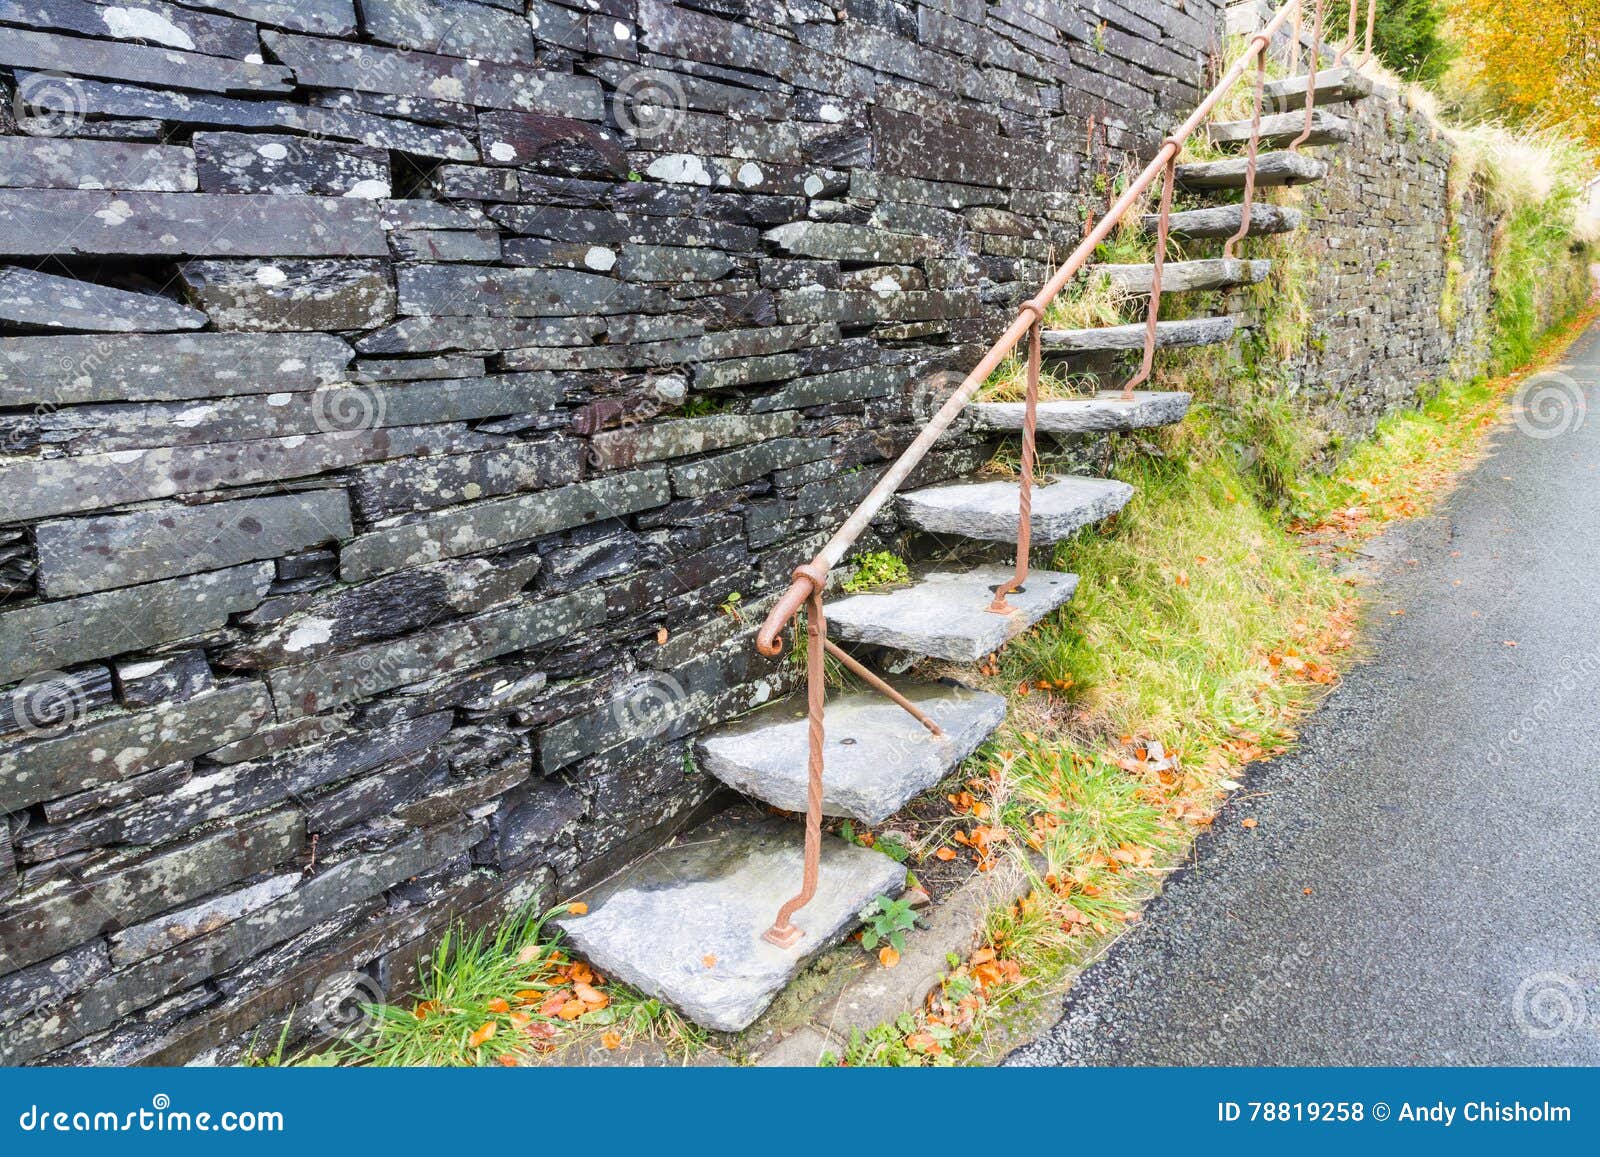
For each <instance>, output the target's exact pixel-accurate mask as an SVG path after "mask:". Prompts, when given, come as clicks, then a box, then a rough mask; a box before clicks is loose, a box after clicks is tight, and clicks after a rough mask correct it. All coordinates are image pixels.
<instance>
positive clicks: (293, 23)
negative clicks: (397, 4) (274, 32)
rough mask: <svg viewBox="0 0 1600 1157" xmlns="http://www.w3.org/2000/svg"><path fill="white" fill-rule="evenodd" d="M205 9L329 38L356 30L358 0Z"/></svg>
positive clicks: (277, 1)
mask: <svg viewBox="0 0 1600 1157" xmlns="http://www.w3.org/2000/svg"><path fill="white" fill-rule="evenodd" d="M185 2H186V3H191V4H197V3H198V2H199V0H185ZM205 6H206V7H207V8H215V9H216V10H217V11H219V12H226V13H228V15H230V16H238V17H240V18H241V19H244V20H254V21H255V22H256V23H258V24H270V25H273V26H274V27H277V28H293V29H297V30H299V31H301V32H319V33H322V34H323V35H325V36H348V35H350V34H351V33H352V32H354V31H355V30H356V8H355V0H205Z"/></svg>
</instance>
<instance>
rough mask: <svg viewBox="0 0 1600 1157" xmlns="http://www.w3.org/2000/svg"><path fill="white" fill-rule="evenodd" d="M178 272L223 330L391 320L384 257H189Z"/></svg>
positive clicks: (362, 325)
mask: <svg viewBox="0 0 1600 1157" xmlns="http://www.w3.org/2000/svg"><path fill="white" fill-rule="evenodd" d="M178 272H179V275H180V276H181V277H182V278H183V282H184V284H185V285H186V286H188V288H189V292H190V294H191V295H193V297H194V300H196V301H197V302H199V303H200V305H201V306H202V307H203V308H204V309H205V311H206V313H207V314H209V315H210V317H211V321H212V322H213V324H215V325H216V327H217V328H218V329H219V330H252V331H258V332H259V331H272V332H284V331H294V330H305V331H311V332H315V331H318V330H347V329H371V328H372V327H374V326H379V325H383V324H384V323H386V322H388V321H389V320H390V319H391V318H393V317H394V307H395V297H394V286H393V285H392V284H390V281H389V263H388V262H386V261H359V260H358V261H339V260H333V259H326V260H318V259H315V258H311V259H293V258H291V259H288V260H278V261H268V260H250V261H216V260H207V261H186V262H184V263H183V264H182V265H181V266H179V267H178Z"/></svg>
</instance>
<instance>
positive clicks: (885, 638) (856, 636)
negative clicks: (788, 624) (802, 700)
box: [828, 566, 1078, 725]
mask: <svg viewBox="0 0 1600 1157" xmlns="http://www.w3.org/2000/svg"><path fill="white" fill-rule="evenodd" d="M1015 569H1016V568H1015V567H1011V566H980V567H978V568H977V569H976V570H970V571H966V572H964V573H960V574H943V573H935V574H930V575H926V576H925V577H923V578H921V579H919V580H918V581H917V582H916V583H915V584H914V585H912V586H909V587H902V588H901V589H899V590H893V591H881V592H872V593H868V594H859V595H853V596H851V597H850V598H847V599H843V600H841V601H839V602H836V603H830V604H829V605H828V630H829V631H830V632H832V633H833V634H835V635H837V636H838V637H839V638H841V639H846V640H848V641H850V642H852V643H876V644H877V645H879V646H882V647H894V648H896V649H897V650H901V651H906V652H908V653H909V654H912V655H931V656H933V657H934V658H936V659H949V660H950V661H951V662H953V663H976V662H977V661H978V660H979V659H981V658H983V657H984V656H985V655H988V654H990V653H992V652H994V651H998V650H999V649H1000V648H1001V647H1003V646H1004V645H1005V644H1006V642H1007V641H1008V640H1010V639H1014V638H1015V637H1016V636H1018V635H1020V634H1022V632H1023V631H1026V630H1027V629H1028V628H1029V627H1031V626H1033V625H1034V624H1035V623H1037V622H1038V621H1039V620H1040V619H1043V618H1044V617H1045V616H1046V615H1048V614H1049V613H1050V612H1051V611H1053V610H1055V609H1056V608H1057V607H1060V606H1063V605H1065V604H1066V602H1067V600H1068V599H1070V598H1072V593H1073V592H1074V591H1076V590H1077V589H1078V576H1077V575H1075V574H1062V573H1060V572H1059V571H1049V570H1041V571H1030V572H1029V573H1028V581H1027V582H1026V583H1025V584H1024V585H1023V588H1022V590H1020V591H1016V592H1013V593H1012V594H1010V595H1008V596H1007V597H1006V602H1007V603H1009V604H1010V605H1011V606H1012V607H1013V608H1014V613H1012V614H1009V615H997V614H994V613H993V612H991V611H990V610H989V604H990V603H992V602H993V601H994V592H995V588H997V587H999V586H1000V585H1001V584H1002V583H1005V582H1007V581H1009V580H1010V579H1011V578H1012V576H1013V573H1014V571H1015ZM930 714H932V713H931V712H930ZM829 718H830V719H831V718H832V714H831V712H830V714H829ZM935 718H937V717H935ZM940 723H941V725H942V723H943V721H942V720H940Z"/></svg>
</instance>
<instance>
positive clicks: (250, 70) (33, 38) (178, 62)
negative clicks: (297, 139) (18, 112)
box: [0, 28, 294, 92]
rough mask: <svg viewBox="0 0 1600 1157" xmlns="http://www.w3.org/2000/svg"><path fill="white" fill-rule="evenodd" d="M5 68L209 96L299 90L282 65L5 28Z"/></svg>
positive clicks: (1, 37) (0, 60)
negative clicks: (104, 79)
mask: <svg viewBox="0 0 1600 1157" xmlns="http://www.w3.org/2000/svg"><path fill="white" fill-rule="evenodd" d="M0 65H4V66H6V67H8V68H19V67H20V68H37V69H44V70H48V71H51V72H61V73H66V74H69V75H72V76H98V77H104V78H106V79H108V80H126V81H132V82H133V83H135V84H150V85H155V86H156V87H158V88H192V89H201V90H203V91H206V92H290V91H291V90H292V89H293V88H294V83H293V77H292V74H291V73H290V71H289V70H288V69H287V68H285V67H283V65H281V64H260V63H255V64H251V63H248V62H246V61H242V60H222V59H219V58H218V57H215V56H205V55H202V54H199V53H191V52H175V51H173V50H172V49H170V48H163V47H157V46H153V45H143V44H119V43H117V42H115V41H106V40H85V39H83V38H81V37H77V36H57V35H55V34H54V33H50V32H26V31H23V30H22V29H20V28H0Z"/></svg>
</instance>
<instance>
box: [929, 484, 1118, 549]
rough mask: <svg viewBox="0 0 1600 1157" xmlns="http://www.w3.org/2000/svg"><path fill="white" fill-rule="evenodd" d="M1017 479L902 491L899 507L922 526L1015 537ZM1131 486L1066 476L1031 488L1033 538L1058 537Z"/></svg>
mask: <svg viewBox="0 0 1600 1157" xmlns="http://www.w3.org/2000/svg"><path fill="white" fill-rule="evenodd" d="M1017 493H1018V484H1017V483H1015V482H957V483H954V484H952V485H949V486H934V487H929V488H928V489H925V490H913V491H910V492H909V493H905V494H901V495H900V496H899V500H898V501H899V505H900V512H901V514H902V515H903V516H904V517H905V519H906V520H907V521H908V522H910V523H911V524H912V525H913V526H915V527H917V528H918V529H919V530H925V531H929V532H930V533H933V534H952V535H961V536H963V537H966V538H976V539H981V540H984V541H986V542H1015V541H1016V538H1017ZM1132 497H1133V487H1131V486H1129V485H1128V484H1127V483H1126V482H1117V481H1115V480H1113V479H1109V478H1078V477H1071V476H1069V477H1065V478H1056V479H1053V480H1052V481H1051V482H1050V483H1049V484H1047V485H1044V486H1035V487H1034V488H1033V518H1032V526H1033V542H1034V545H1036V546H1043V545H1045V544H1047V543H1051V542H1057V541H1059V540H1061V539H1063V538H1066V537H1067V536H1068V535H1070V534H1071V533H1072V532H1073V531H1075V530H1077V529H1079V528H1080V527H1084V526H1088V525H1089V524H1090V523H1091V522H1098V521H1100V519H1102V518H1106V517H1109V516H1110V515H1113V514H1115V513H1116V512H1117V511H1119V510H1121V509H1122V508H1123V507H1124V506H1126V505H1127V503H1128V499H1130V498H1132Z"/></svg>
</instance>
